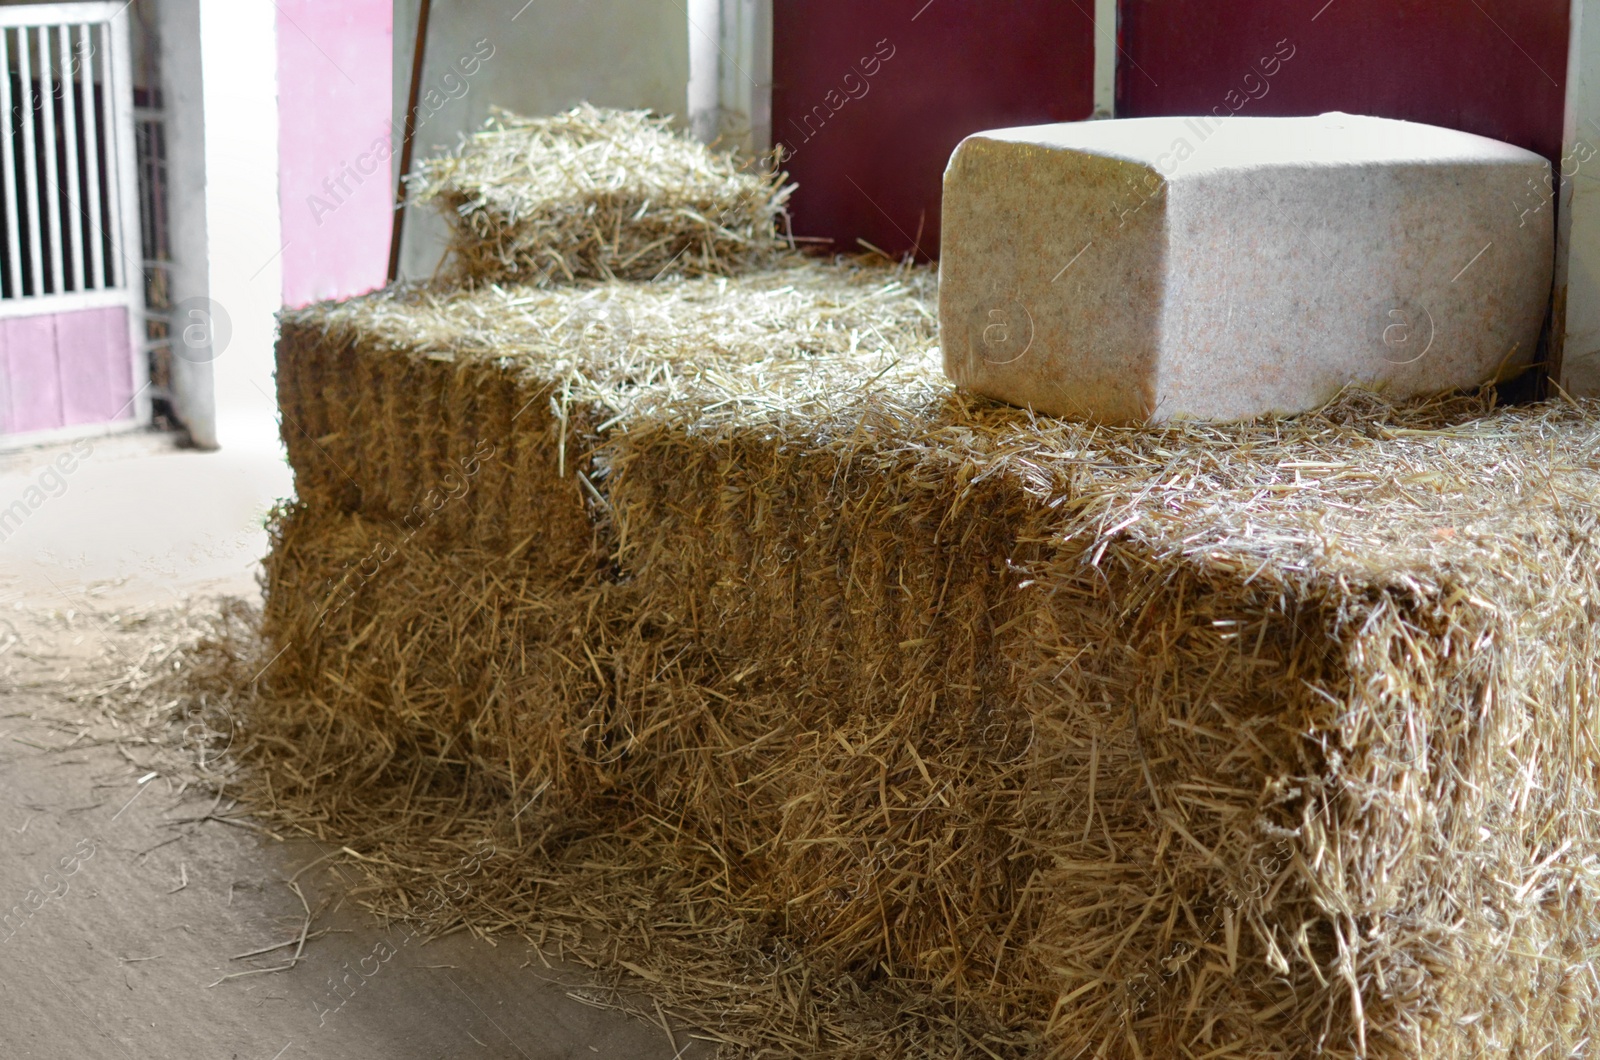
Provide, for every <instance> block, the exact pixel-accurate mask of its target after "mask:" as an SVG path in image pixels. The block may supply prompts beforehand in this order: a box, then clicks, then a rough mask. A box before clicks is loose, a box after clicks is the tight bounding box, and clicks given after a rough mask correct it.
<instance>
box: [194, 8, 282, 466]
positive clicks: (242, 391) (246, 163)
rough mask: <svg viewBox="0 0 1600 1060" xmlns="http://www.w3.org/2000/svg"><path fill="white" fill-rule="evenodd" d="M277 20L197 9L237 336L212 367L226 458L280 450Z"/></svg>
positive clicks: (211, 232) (220, 280)
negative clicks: (242, 451) (245, 451)
mask: <svg viewBox="0 0 1600 1060" xmlns="http://www.w3.org/2000/svg"><path fill="white" fill-rule="evenodd" d="M276 18H277V8H276V7H275V6H274V5H273V3H272V0H200V50H201V65H202V69H203V72H204V73H203V76H204V83H205V159H206V187H207V198H206V227H207V237H208V238H207V243H208V245H209V248H210V257H211V263H210V287H211V292H210V294H211V299H212V300H213V301H214V302H216V303H217V304H218V305H219V306H220V307H221V308H223V309H224V310H226V312H227V314H228V316H229V317H230V318H231V321H232V331H233V334H232V337H231V338H230V340H229V342H228V344H227V346H226V347H225V348H224V349H222V350H221V351H220V353H218V355H217V357H216V359H215V361H214V362H213V369H214V378H215V381H216V407H217V434H218V441H219V442H220V443H221V445H222V446H223V447H225V448H237V447H249V448H259V447H275V446H277V444H278V442H277V427H276V415H277V403H276V398H275V393H276V391H275V389H274V387H273V379H272V375H273V344H274V342H275V341H276V336H277V323H276V320H275V314H276V313H277V311H278V306H279V301H280V295H281V292H282V290H283V276H282V267H281V264H280V263H281V261H282V256H281V250H282V244H281V242H280V236H279V232H280V228H279V223H278V222H279V215H278V99H277V48H276V39H277V38H276V28H275V27H276ZM175 326H176V325H175Z"/></svg>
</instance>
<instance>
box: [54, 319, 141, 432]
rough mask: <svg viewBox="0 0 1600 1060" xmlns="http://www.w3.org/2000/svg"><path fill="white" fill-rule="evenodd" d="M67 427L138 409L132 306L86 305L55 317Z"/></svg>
mask: <svg viewBox="0 0 1600 1060" xmlns="http://www.w3.org/2000/svg"><path fill="white" fill-rule="evenodd" d="M56 367H57V371H58V372H59V374H60V377H61V419H62V426H64V427H71V426H74V425H75V424H80V423H107V422H109V421H111V420H119V419H124V418H126V417H128V416H131V415H132V414H133V403H132V399H133V362H132V358H130V357H129V356H128V311H127V309H125V308H123V307H121V306H114V307H112V308H109V309H85V310H83V311H81V312H77V313H62V314H60V315H59V316H57V317H56Z"/></svg>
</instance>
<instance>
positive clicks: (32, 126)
mask: <svg viewBox="0 0 1600 1060" xmlns="http://www.w3.org/2000/svg"><path fill="white" fill-rule="evenodd" d="M127 6H128V5H126V4H122V3H110V2H108V3H70V4H35V5H29V6H16V7H4V8H0V259H3V260H0V446H5V445H16V444H28V443H31V442H35V441H43V440H47V439H49V438H51V437H60V436H67V435H71V434H74V433H83V432H85V431H89V430H99V429H104V428H105V427H107V426H108V425H116V424H119V423H136V422H142V421H143V420H144V419H145V417H146V407H147V404H148V402H147V399H146V396H145V392H146V389H147V388H146V387H145V385H144V384H145V375H146V370H145V368H144V366H143V364H142V363H141V362H142V360H143V352H144V351H143V348H142V341H141V333H142V329H143V325H142V318H141V315H140V312H141V308H142V306H143V304H144V291H143V290H142V284H143V276H144V269H143V262H142V261H141V260H140V258H139V255H140V242H139V238H138V234H139V229H138V225H139V217H138V200H137V186H136V180H137V175H136V171H135V166H134V139H133V135H134V130H133V95H132V89H131V87H130V82H129V76H128V74H129V70H128V54H129V50H128V24H127V18H128V16H127ZM7 118H8V119H9V120H6V119H7Z"/></svg>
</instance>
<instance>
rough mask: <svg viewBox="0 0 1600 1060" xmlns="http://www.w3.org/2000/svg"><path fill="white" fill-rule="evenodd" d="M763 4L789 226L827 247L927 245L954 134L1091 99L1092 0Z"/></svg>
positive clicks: (796, 0)
mask: <svg viewBox="0 0 1600 1060" xmlns="http://www.w3.org/2000/svg"><path fill="white" fill-rule="evenodd" d="M773 6H774V11H773V50H772V65H773V87H772V138H773V142H774V143H775V144H776V143H784V144H786V145H787V147H788V150H789V151H790V152H792V157H791V158H790V159H789V161H788V162H787V163H786V164H785V168H787V169H788V171H789V174H790V177H791V178H792V179H793V180H794V181H796V182H797V183H798V184H799V185H800V188H799V190H798V191H797V192H796V193H795V196H794V198H793V200H792V201H791V213H792V214H793V219H794V232H795V235H797V236H814V237H828V238H831V239H832V240H833V243H832V244H831V246H832V249H835V250H842V251H855V250H858V249H859V248H858V247H857V245H856V239H857V237H860V238H863V239H866V240H867V241H868V242H870V243H872V244H874V245H875V246H877V247H880V248H881V249H883V250H885V251H888V252H889V253H890V254H893V255H896V256H898V255H900V254H903V253H905V252H906V251H908V250H911V249H912V248H913V243H915V245H916V246H917V247H918V248H920V250H921V251H922V252H923V253H924V254H925V255H930V254H934V253H937V250H938V245H939V188H940V182H941V180H942V178H943V175H944V166H945V162H946V161H948V160H949V157H950V152H951V151H952V150H953V149H954V148H955V146H956V144H957V143H959V142H960V141H961V138H962V137H964V136H966V135H967V134H968V133H972V132H976V131H978V130H979V129H992V128H996V127H999V126H1006V125H1032V124H1037V123H1040V122H1051V121H1071V120H1076V119H1078V118H1084V117H1087V116H1088V115H1089V113H1090V111H1091V109H1092V108H1093V102H1094V101H1093V70H1094V38H1093V30H1094V24H1093V18H1092V16H1093V13H1094V4H1093V2H1092V0H931V2H930V0H872V2H871V3H870V4H869V3H862V2H861V0H776V2H775V3H774V5H773ZM875 52H876V54H874V53H875ZM884 55H887V56H888V58H882V56H884ZM863 59H866V60H868V61H867V62H862V60H863ZM874 59H875V60H877V61H876V62H873V61H872V60H874ZM869 75H870V76H869ZM852 95H853V96H854V98H852ZM817 108H821V110H820V111H819V110H818V109H817ZM919 232H920V235H919Z"/></svg>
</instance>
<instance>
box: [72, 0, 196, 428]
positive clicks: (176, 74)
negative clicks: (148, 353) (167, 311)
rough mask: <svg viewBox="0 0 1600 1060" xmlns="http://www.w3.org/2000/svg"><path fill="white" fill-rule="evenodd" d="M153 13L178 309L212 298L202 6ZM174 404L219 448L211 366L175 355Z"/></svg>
mask: <svg viewBox="0 0 1600 1060" xmlns="http://www.w3.org/2000/svg"><path fill="white" fill-rule="evenodd" d="M156 11H157V25H158V26H159V28H160V32H159V34H158V35H157V39H158V40H159V42H160V43H159V45H158V47H159V48H160V49H161V52H160V61H161V97H162V102H163V105H164V108H165V117H166V122H165V125H166V138H167V210H168V213H167V217H168V223H169V224H170V225H171V230H170V232H169V238H170V240H171V247H172V268H171V272H170V275H171V281H172V290H171V292H170V294H171V298H172V302H173V304H174V305H176V304H178V303H181V302H186V301H190V300H193V299H203V298H208V297H210V294H211V270H210V266H209V264H208V256H209V254H210V240H209V238H208V236H207V233H206V131H205V96H204V88H203V77H202V74H201V69H200V0H159V6H158V7H157V8H156ZM112 192H113V193H114V189H112ZM96 216H98V214H96ZM97 245H98V241H97ZM180 330H181V328H180ZM172 399H173V405H174V411H175V412H176V413H177V414H178V418H179V419H180V420H182V421H183V425H184V427H185V428H187V429H188V431H189V436H190V438H191V439H192V440H193V442H194V444H195V445H197V446H200V447H201V448H202V449H212V448H215V447H216V444H217V410H216V394H215V390H214V387H213V380H212V365H211V362H210V361H207V360H204V359H186V358H183V357H178V356H176V355H174V356H173V358H172Z"/></svg>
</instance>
